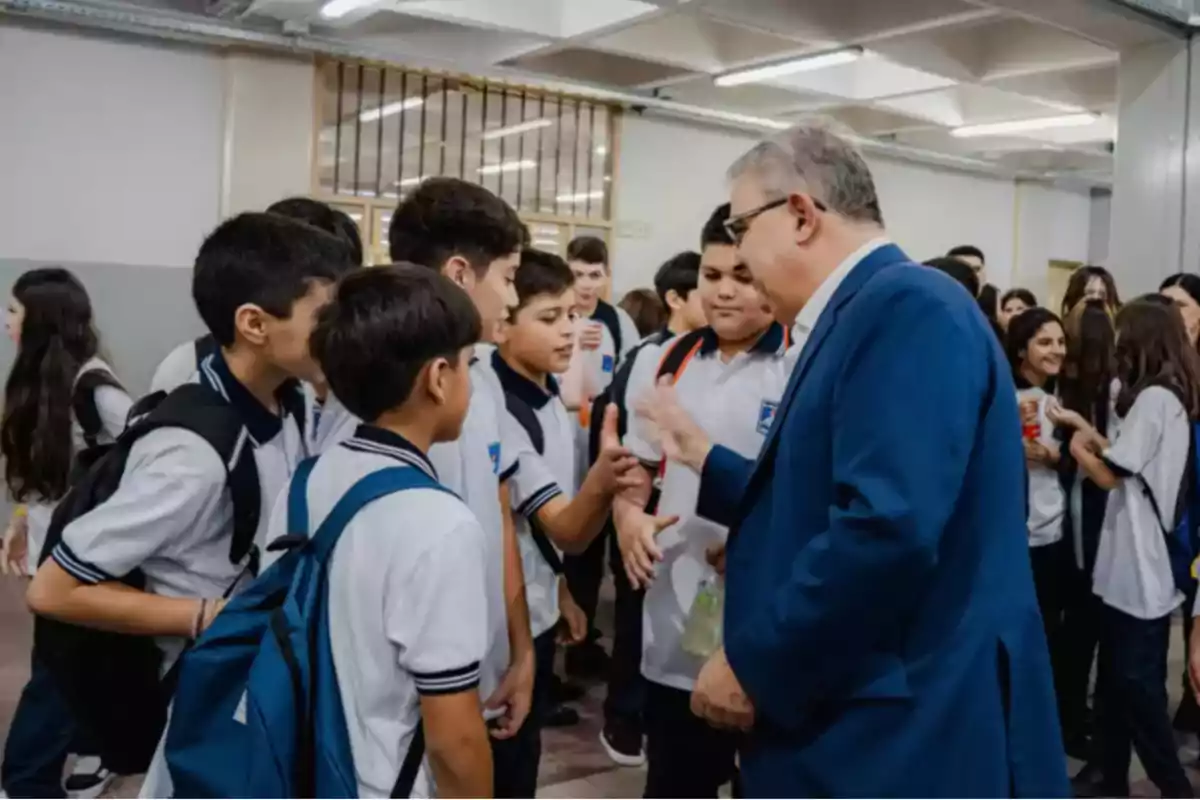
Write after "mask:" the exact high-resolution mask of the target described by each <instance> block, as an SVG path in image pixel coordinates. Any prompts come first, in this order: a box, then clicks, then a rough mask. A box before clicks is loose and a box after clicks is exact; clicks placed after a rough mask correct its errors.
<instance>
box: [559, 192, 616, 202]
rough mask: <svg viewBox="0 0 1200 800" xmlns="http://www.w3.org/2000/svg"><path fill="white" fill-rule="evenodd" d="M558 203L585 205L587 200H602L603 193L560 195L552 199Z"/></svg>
mask: <svg viewBox="0 0 1200 800" xmlns="http://www.w3.org/2000/svg"><path fill="white" fill-rule="evenodd" d="M554 199H555V201H557V202H559V203H586V202H587V201H588V200H603V199H604V192H603V191H596V192H580V193H579V194H560V195H559V196H558V197H556V198H554Z"/></svg>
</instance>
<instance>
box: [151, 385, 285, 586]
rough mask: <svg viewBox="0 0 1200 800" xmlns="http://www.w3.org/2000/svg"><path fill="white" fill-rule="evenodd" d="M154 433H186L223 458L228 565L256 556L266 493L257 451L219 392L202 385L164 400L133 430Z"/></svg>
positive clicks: (180, 391) (240, 422) (181, 390)
mask: <svg viewBox="0 0 1200 800" xmlns="http://www.w3.org/2000/svg"><path fill="white" fill-rule="evenodd" d="M156 428H183V429H184V430H188V431H191V432H192V433H195V434H196V435H197V436H199V437H200V438H202V439H204V441H206V442H208V443H209V445H211V446H212V448H213V449H214V450H216V451H217V455H218V456H220V457H221V461H222V463H224V464H225V469H226V472H227V476H226V485H227V486H228V488H229V494H230V499H231V500H232V501H233V540H232V542H231V544H230V548H229V560H230V562H231V563H234V564H239V563H241V562H242V560H243V559H245V558H246V556H251V560H252V571H256V569H254V568H253V561H254V560H255V559H254V555H255V547H254V539H255V536H256V535H257V533H258V522H259V516H260V514H261V513H262V489H261V487H260V486H259V483H258V467H257V465H256V464H255V463H254V446H253V444H252V443H251V442H250V434H249V432H248V431H247V430H246V426H245V425H243V424H242V419H241V417H240V416H239V414H238V413H237V411H236V410H235V409H234V408H233V407H232V406H231V405H229V403H228V402H227V401H226V400H225V398H223V397H221V395H220V394H218V393H217V392H216V390H214V389H212V388H210V387H208V386H206V385H205V384H202V383H186V384H184V385H183V386H180V387H179V388H178V389H176V390H175V391H173V392H171V393H170V394H169V395H167V396H166V397H164V398H163V399H162V400H161V401H160V402H159V403H158V405H157V407H156V408H155V409H154V410H153V411H152V412H150V414H149V415H148V416H147V417H145V419H144V420H143V421H142V422H140V423H138V425H137V426H136V427H135V428H134V429H131V431H132V430H137V431H139V433H138V436H139V437H140V436H142V435H145V434H146V433H148V432H149V431H150V430H153V429H156Z"/></svg>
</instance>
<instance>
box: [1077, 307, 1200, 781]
mask: <svg viewBox="0 0 1200 800" xmlns="http://www.w3.org/2000/svg"><path fill="white" fill-rule="evenodd" d="M1154 300H1155V301H1153V302H1152V301H1151V300H1149V299H1146V298H1143V299H1139V300H1136V301H1134V302H1133V303H1130V304H1129V305H1128V306H1126V307H1124V308H1122V309H1121V311H1120V312H1119V313H1118V314H1117V318H1116V327H1117V378H1118V379H1119V380H1120V391H1119V392H1118V394H1117V398H1116V405H1115V412H1116V416H1117V420H1116V421H1115V424H1114V425H1113V431H1112V433H1111V434H1110V435H1109V436H1104V435H1102V434H1101V433H1100V432H1099V431H1097V430H1096V429H1095V427H1094V426H1092V425H1090V424H1088V422H1087V421H1086V420H1084V419H1083V418H1082V417H1081V415H1079V414H1077V413H1074V412H1064V413H1063V414H1062V415H1061V417H1060V418H1059V420H1058V422H1059V423H1060V424H1064V425H1069V426H1070V427H1072V428H1074V429H1075V433H1074V434H1073V436H1072V438H1071V445H1070V451H1071V454H1072V455H1073V456H1074V457H1075V460H1076V461H1077V462H1078V463H1079V466H1080V468H1081V469H1082V470H1083V472H1084V473H1085V474H1086V475H1087V476H1088V477H1089V478H1091V480H1092V481H1094V482H1095V483H1096V485H1097V486H1099V487H1100V488H1102V489H1107V490H1108V491H1109V495H1108V502H1107V504H1106V508H1105V515H1104V524H1103V526H1102V528H1101V531H1100V542H1099V546H1098V548H1097V552H1096V566H1095V571H1094V573H1093V581H1092V589H1093V591H1094V592H1095V594H1096V595H1097V597H1099V599H1100V601H1101V602H1102V607H1101V609H1100V615H1101V616H1100V651H1099V652H1100V655H1099V676H1098V682H1097V687H1098V695H1099V696H1098V711H1099V719H1098V728H1099V730H1098V733H1099V739H1100V741H1099V743H1098V747H1097V751H1096V752H1097V756H1098V766H1099V768H1100V772H1101V775H1102V779H1101V781H1100V785H1099V787H1098V788H1099V791H1100V793H1101V794H1102V795H1103V796H1108V797H1128V791H1129V764H1130V759H1131V753H1132V750H1133V749H1136V750H1137V754H1138V757H1139V759H1140V760H1141V762H1142V765H1143V766H1144V767H1145V768H1146V773H1147V774H1148V775H1149V777H1150V779H1151V780H1152V781H1154V783H1155V785H1156V786H1157V787H1158V789H1159V791H1160V792H1161V794H1162V796H1163V797H1191V796H1192V787H1191V784H1190V783H1189V782H1188V779H1187V776H1186V775H1185V774H1184V771H1183V767H1182V766H1181V765H1180V762H1179V756H1178V753H1177V751H1176V747H1175V740H1174V736H1173V733H1172V731H1171V720H1170V718H1169V716H1168V711H1167V704H1168V700H1167V688H1166V681H1167V649H1168V643H1169V639H1170V633H1171V616H1172V614H1173V613H1174V611H1175V609H1176V608H1178V607H1179V606H1180V604H1182V603H1183V601H1184V595H1183V593H1182V592H1181V591H1180V590H1179V588H1178V587H1177V586H1176V584H1175V579H1174V576H1173V573H1172V570H1171V560H1170V555H1169V553H1168V551H1167V544H1166V538H1165V536H1164V530H1165V529H1168V528H1173V527H1174V525H1175V520H1174V519H1173V517H1174V510H1175V509H1176V503H1177V500H1178V496H1179V492H1180V491H1182V490H1183V488H1184V487H1183V481H1184V477H1185V475H1186V469H1187V460H1188V458H1189V455H1190V440H1191V429H1192V423H1193V421H1194V420H1196V419H1197V418H1198V417H1200V355H1198V354H1197V352H1196V350H1195V348H1193V347H1192V346H1191V344H1190V343H1189V342H1188V340H1187V335H1186V333H1185V332H1184V327H1183V322H1182V319H1181V318H1180V315H1179V314H1178V312H1176V311H1175V309H1173V308H1171V307H1170V306H1168V305H1165V304H1163V303H1162V302H1161V298H1157V297H1156V298H1154Z"/></svg>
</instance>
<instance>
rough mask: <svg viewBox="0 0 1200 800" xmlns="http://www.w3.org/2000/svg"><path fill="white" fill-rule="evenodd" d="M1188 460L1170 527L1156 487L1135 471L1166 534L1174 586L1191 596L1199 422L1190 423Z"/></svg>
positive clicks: (1197, 554) (1197, 527) (1197, 546)
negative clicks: (1156, 496)
mask: <svg viewBox="0 0 1200 800" xmlns="http://www.w3.org/2000/svg"><path fill="white" fill-rule="evenodd" d="M1189 426H1190V435H1189V437H1188V456H1187V464H1186V466H1185V468H1184V471H1183V480H1182V482H1181V483H1180V486H1179V495H1178V497H1177V498H1176V501H1175V513H1174V515H1173V517H1172V520H1171V523H1172V525H1171V527H1168V525H1167V519H1166V517H1164V516H1163V515H1162V511H1161V509H1160V507H1159V505H1158V500H1157V499H1155V497H1154V491H1153V490H1152V489H1151V488H1150V484H1149V483H1148V482H1147V481H1146V479H1145V477H1144V476H1142V475H1141V474H1138V475H1135V476H1134V477H1135V478H1136V479H1137V481H1138V483H1139V484H1140V485H1141V488H1142V493H1143V494H1145V495H1146V499H1147V500H1149V501H1150V508H1151V509H1153V511H1154V516H1155V517H1156V518H1157V519H1158V524H1159V526H1160V527H1162V531H1163V538H1164V539H1166V542H1167V555H1168V556H1169V557H1170V560H1171V575H1172V576H1173V577H1174V578H1175V588H1176V589H1178V590H1179V591H1181V592H1183V593H1184V594H1186V595H1188V596H1189V597H1190V596H1191V593H1192V591H1193V590H1194V589H1195V588H1196V579H1197V577H1198V576H1197V564H1198V563H1200V462H1198V461H1197V458H1198V457H1200V451H1198V450H1197V447H1196V441H1197V437H1200V423H1189Z"/></svg>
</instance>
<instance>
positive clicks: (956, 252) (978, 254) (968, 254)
mask: <svg viewBox="0 0 1200 800" xmlns="http://www.w3.org/2000/svg"><path fill="white" fill-rule="evenodd" d="M959 256H963V257H965V258H978V259H979V263H981V264H984V263H987V259H986V258H984V257H983V251H982V250H980V249H979V248H978V247H976V246H975V245H973V244H960V245H959V246H958V247H951V248H950V249H949V250H947V251H946V258H958V257H959Z"/></svg>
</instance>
